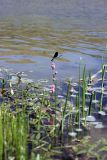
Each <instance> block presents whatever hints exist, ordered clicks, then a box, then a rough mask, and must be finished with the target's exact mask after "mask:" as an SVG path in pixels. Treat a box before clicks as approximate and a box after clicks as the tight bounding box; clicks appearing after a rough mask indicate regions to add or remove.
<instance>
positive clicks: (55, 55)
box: [51, 52, 58, 61]
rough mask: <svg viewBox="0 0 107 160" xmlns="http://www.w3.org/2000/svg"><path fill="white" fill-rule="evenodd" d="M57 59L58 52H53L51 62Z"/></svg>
mask: <svg viewBox="0 0 107 160" xmlns="http://www.w3.org/2000/svg"><path fill="white" fill-rule="evenodd" d="M57 57H58V52H55V54H54V56H53V57H52V59H51V61H53V60H54V59H55V58H57Z"/></svg>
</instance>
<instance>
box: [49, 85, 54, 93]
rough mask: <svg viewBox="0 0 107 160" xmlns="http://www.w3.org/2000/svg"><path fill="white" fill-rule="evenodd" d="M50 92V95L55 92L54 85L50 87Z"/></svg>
mask: <svg viewBox="0 0 107 160" xmlns="http://www.w3.org/2000/svg"><path fill="white" fill-rule="evenodd" d="M50 92H51V93H54V92H55V85H54V84H52V85H51V87H50Z"/></svg>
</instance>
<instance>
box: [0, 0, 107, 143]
mask: <svg viewBox="0 0 107 160" xmlns="http://www.w3.org/2000/svg"><path fill="white" fill-rule="evenodd" d="M106 6H107V0H66V1H65V0H30V1H29V0H0V66H4V67H6V68H9V69H12V70H13V71H14V72H18V71H24V72H25V73H27V74H28V77H30V78H31V79H33V80H38V79H49V80H50V81H51V80H52V72H51V67H50V65H51V58H52V56H53V54H54V53H55V52H56V51H58V52H59V54H61V55H62V57H61V58H59V59H57V60H56V67H57V70H58V76H57V77H58V80H60V81H63V80H64V79H66V78H67V77H72V78H73V81H74V82H75V80H76V81H77V80H78V78H79V77H78V73H79V65H80V64H81V66H84V65H85V64H86V66H87V70H88V71H92V73H96V72H97V71H98V70H99V69H100V68H101V65H102V59H103V61H104V62H106V61H107V60H106V59H107V55H106V54H107V51H106V43H107V9H106V8H107V7H106ZM102 57H103V58H102ZM105 123H107V122H105ZM106 128H107V127H105V128H104V129H92V130H91V131H90V135H91V136H92V139H93V140H96V137H97V139H98V138H100V137H101V135H102V136H103V137H105V138H107V134H106V130H107V129H106Z"/></svg>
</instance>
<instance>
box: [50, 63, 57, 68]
mask: <svg viewBox="0 0 107 160" xmlns="http://www.w3.org/2000/svg"><path fill="white" fill-rule="evenodd" d="M51 68H52V70H55V68H56V66H55V63H54V62H52V64H51Z"/></svg>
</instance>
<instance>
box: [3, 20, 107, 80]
mask: <svg viewBox="0 0 107 160" xmlns="http://www.w3.org/2000/svg"><path fill="white" fill-rule="evenodd" d="M22 19H23V17H21V18H20V22H21V24H20V25H16V23H14V21H15V18H13V19H12V18H11V19H10V18H8V19H2V20H1V21H0V58H1V61H0V64H1V65H3V66H7V67H9V68H13V69H14V70H16V71H22V70H23V71H27V70H28V71H29V70H33V71H34V72H33V73H32V75H30V76H31V77H32V78H33V79H39V78H47V77H48V78H50V75H51V74H50V60H51V57H52V56H53V54H54V52H56V51H58V52H59V54H61V55H62V56H61V58H59V59H57V61H56V64H57V69H58V72H59V74H58V75H59V77H60V78H62V79H63V78H66V77H69V76H70V77H73V78H74V79H77V78H78V67H79V64H80V63H81V65H85V64H86V65H87V69H88V71H89V70H93V72H95V71H97V70H98V69H99V68H100V67H101V64H102V57H103V60H104V61H105V58H106V47H105V46H106V37H107V32H106V31H105V30H101V29H99V30H98V29H96V30H95V29H93V30H92V29H90V30H89V29H88V28H84V29H82V28H80V27H77V26H76V27H72V26H71V27H67V28H65V24H64V21H62V22H57V23H56V20H51V19H49V18H46V17H44V18H43V17H33V18H32V19H31V20H30V19H29V17H28V21H26V23H23V21H22ZM26 19H27V18H26ZM33 21H34V23H31V24H30V22H33ZM68 22H69V21H68ZM70 23H71V22H70ZM72 23H73V25H74V22H72ZM63 24H64V25H63ZM60 26H61V27H60ZM14 64H15V65H14ZM38 70H39V73H38Z"/></svg>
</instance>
